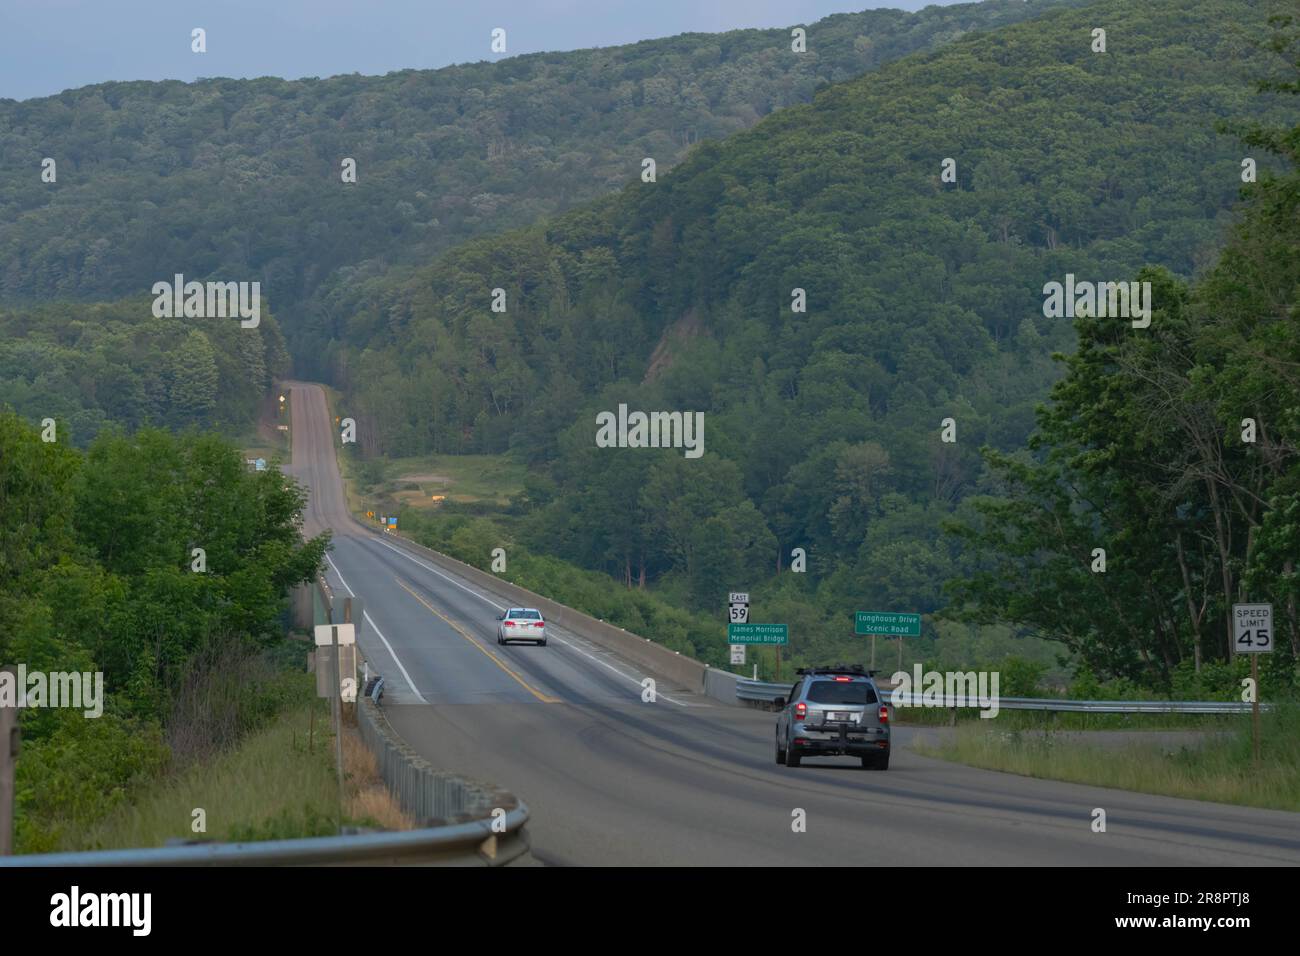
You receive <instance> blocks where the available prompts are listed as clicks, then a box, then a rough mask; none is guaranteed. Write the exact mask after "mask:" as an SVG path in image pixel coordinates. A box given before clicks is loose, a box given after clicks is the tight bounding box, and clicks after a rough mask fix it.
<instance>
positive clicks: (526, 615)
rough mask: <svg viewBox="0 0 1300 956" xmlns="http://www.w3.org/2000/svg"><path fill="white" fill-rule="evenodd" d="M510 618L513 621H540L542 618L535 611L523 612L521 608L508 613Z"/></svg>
mask: <svg viewBox="0 0 1300 956" xmlns="http://www.w3.org/2000/svg"><path fill="white" fill-rule="evenodd" d="M510 618H511V620H515V621H540V620H541V619H542V616H541V615H540V614H538V613H537V612H536V611H525V610H522V609H521V608H515V609H514V610H513V611H511V612H510Z"/></svg>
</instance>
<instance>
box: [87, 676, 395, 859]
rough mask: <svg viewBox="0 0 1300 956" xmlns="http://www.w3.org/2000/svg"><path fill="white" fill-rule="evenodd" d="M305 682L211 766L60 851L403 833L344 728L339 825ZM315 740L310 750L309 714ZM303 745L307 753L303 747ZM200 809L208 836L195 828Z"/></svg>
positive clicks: (370, 763)
mask: <svg viewBox="0 0 1300 956" xmlns="http://www.w3.org/2000/svg"><path fill="white" fill-rule="evenodd" d="M312 694H314V684H312V683H309V682H306V681H305V682H304V687H303V698H304V699H303V700H301V701H299V702H298V703H297V704H296V705H295V706H293V707H291V708H289V709H288V710H286V711H285V712H284V713H282V714H281V715H280V716H279V717H278V718H277V719H276V720H275V721H273V722H272V723H271V724H270V725H268V726H267V727H266V728H264V729H262V730H260V731H258V732H256V733H254V734H251V735H249V737H247V738H246V739H245V740H244V741H242V742H241V743H240V744H239V745H238V746H236V747H234V748H233V749H231V750H229V751H226V752H225V753H222V754H220V755H219V756H217V757H216V758H215V759H213V760H211V761H209V762H206V763H203V764H198V765H195V766H192V767H190V768H188V769H187V770H185V771H183V772H181V773H179V774H177V775H175V776H172V777H169V778H165V779H163V780H161V781H159V782H157V783H156V784H154V785H152V786H150V787H148V788H146V789H143V790H141V792H140V793H139V794H138V795H137V796H135V797H134V799H133V801H132V804H131V805H130V806H124V807H122V808H120V809H119V810H118V811H116V812H115V813H113V814H111V815H110V816H109V817H107V818H105V819H104V820H102V821H100V822H99V823H98V824H96V825H95V826H93V827H90V828H88V829H86V830H84V831H81V832H76V831H70V832H67V833H65V835H64V840H63V843H64V845H63V846H62V847H61V849H63V850H96V849H125V848H131V847H158V846H163V845H164V844H165V843H166V842H167V841H168V840H182V841H188V840H212V841H247V840H278V839H297V838H302V837H311V836H331V835H334V834H336V833H338V827H339V825H340V822H341V823H342V825H344V826H359V827H373V828H380V829H409V828H410V827H411V825H412V824H411V821H410V820H409V819H407V818H406V817H405V816H404V815H403V814H402V813H401V811H400V810H399V809H398V808H397V806H396V804H395V803H394V802H393V800H392V798H391V797H390V796H389V794H388V792H387V790H386V789H385V788H384V786H383V783H382V781H381V780H379V778H378V773H377V768H376V765H375V760H374V757H373V756H372V755H371V754H370V751H369V749H368V748H367V747H366V746H365V744H364V743H363V742H362V741H361V739H360V737H359V736H358V735H357V733H356V731H355V730H353V729H351V728H347V727H345V728H344V739H343V742H344V769H345V774H344V791H345V796H344V807H343V813H342V816H341V821H340V813H339V802H338V781H337V777H336V775H335V772H334V766H333V755H334V738H333V733H332V730H333V728H332V726H331V722H330V716H329V708H328V706H326V705H325V702H323V701H317V700H316V699H315V698H314V696H311V695H312ZM313 708H314V709H315V711H316V713H315V722H314V734H312V735H311V736H312V739H311V740H310V742H309V727H311V725H312V720H311V711H312V709H313ZM309 743H310V749H309ZM200 809H201V810H202V811H204V815H205V818H206V832H200V833H196V832H194V831H193V829H192V826H193V824H194V820H195V811H196V810H200Z"/></svg>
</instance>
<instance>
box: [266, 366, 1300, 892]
mask: <svg viewBox="0 0 1300 956" xmlns="http://www.w3.org/2000/svg"><path fill="white" fill-rule="evenodd" d="M289 387H291V388H292V390H293V396H292V429H293V430H292V433H291V435H292V441H293V465H292V467H291V468H289V469H287V470H288V471H290V472H291V473H292V474H294V475H295V476H297V477H298V478H299V479H300V480H301V481H303V482H304V483H305V484H306V485H308V486H309V488H310V489H311V492H312V496H311V501H310V503H309V506H308V511H307V514H306V516H305V530H306V531H307V532H308V533H309V534H314V533H316V532H317V531H319V530H320V529H322V528H330V529H332V530H333V534H334V546H333V549H332V551H331V552H330V555H329V561H330V564H329V579H330V583H331V585H332V586H333V587H334V589H335V593H336V595H343V596H347V595H355V596H356V597H358V598H360V599H361V601H362V602H363V608H364V615H363V617H362V622H361V627H360V634H359V637H358V640H359V641H360V643H361V645H362V649H363V651H364V652H365V655H366V657H367V659H368V660H369V661H371V662H372V664H373V666H375V667H377V668H378V669H379V671H380V672H381V673H382V674H383V675H384V679H385V692H384V702H385V709H386V711H387V713H388V715H389V719H390V721H391V722H392V724H393V726H394V727H395V728H396V730H397V731H398V732H399V733H400V734H401V735H402V736H403V737H404V738H405V740H406V741H407V743H408V744H410V746H411V747H413V748H414V749H415V750H417V751H418V752H420V753H421V754H422V755H424V756H425V757H426V758H427V759H428V760H430V761H431V762H432V763H433V764H434V765H436V766H440V767H445V768H446V769H448V770H454V771H457V772H460V773H463V774H466V775H468V776H471V777H475V778H477V779H479V780H482V781H485V782H491V783H496V784H500V785H501V786H504V787H505V788H507V789H509V790H510V791H512V792H514V793H515V794H517V795H518V796H519V797H520V798H521V799H522V800H524V802H525V803H527V804H528V807H529V809H530V811H531V821H530V823H529V827H528V828H529V832H530V834H531V837H532V844H533V852H534V856H535V857H536V858H537V859H539V860H541V861H542V862H544V863H547V864H555V865H566V864H613V865H677V864H705V865H727V864H729V865H753V864H759V865H761V864H771V865H863V864H893V865H909V864H926V865H935V864H938V865H948V864H982V865H1018V864H1029V865H1088V864H1106V865H1113V866H1118V865H1123V866H1158V865H1204V866H1209V865H1215V866H1251V865H1279V864H1296V863H1300V814H1293V813H1287V812H1283V811H1271V810H1256V809H1247V808H1242V807H1233V806H1225V805H1222V804H1213V803H1202V802H1197V801H1189V800H1180V799H1176V798H1172V797H1159V796H1150V795H1146V794H1137V793H1128V792H1126V791H1121V790H1110V789H1105V788H1101V787H1090V786H1083V785H1078V784H1070V783H1057V782H1053V781H1044V780H1034V779H1031V778H1026V777H1019V776H1015V775H1012V774H1003V773H997V772H993V771H987V770H978V769H974V768H969V767H963V766H959V765H955V764H949V763H945V762H942V761H938V760H932V759H928V758H925V757H920V756H918V755H916V754H914V753H911V752H909V750H908V748H907V741H908V740H909V739H910V737H911V735H913V734H915V733H924V730H922V729H913V728H906V727H896V728H895V731H894V754H893V758H892V762H891V765H890V769H889V770H888V771H884V772H880V771H870V770H864V769H862V768H861V767H860V766H858V762H857V761H856V760H853V759H849V758H833V759H826V760H816V759H812V760H807V761H805V763H804V765H803V766H802V767H800V768H797V769H792V768H787V767H782V766H778V765H777V764H776V763H775V761H774V754H773V751H774V743H773V724H774V717H773V715H771V714H768V713H763V712H760V711H754V710H749V709H745V708H740V707H733V706H728V705H725V704H722V703H720V702H717V701H713V700H710V699H709V698H706V697H702V696H699V695H695V694H690V693H687V692H685V691H683V690H681V689H680V688H675V687H673V686H671V685H669V684H666V683H664V682H663V681H662V680H660V681H658V687H657V689H658V692H659V693H658V697H657V699H656V700H655V702H653V703H646V702H643V701H642V699H641V695H642V687H641V680H642V679H643V678H644V677H646V676H647V675H646V674H644V673H642V672H640V671H639V670H638V669H637V668H636V667H635V666H634V665H632V664H630V663H628V662H626V661H625V660H622V659H620V658H619V657H617V656H616V655H614V654H612V653H610V652H608V651H605V650H603V649H601V648H599V647H597V646H595V645H593V644H591V643H590V642H587V641H585V640H582V639H581V638H578V637H576V636H574V635H573V634H571V633H568V632H565V631H564V630H561V629H558V628H551V627H548V632H549V644H548V646H546V647H534V646H531V645H511V646H507V647H499V646H498V645H497V644H496V640H495V638H496V619H495V616H496V614H497V613H499V611H500V609H502V607H503V605H502V604H501V603H500V602H499V601H497V600H496V599H494V598H492V597H491V596H489V595H485V594H483V593H481V592H480V591H479V590H478V589H476V588H475V587H473V586H472V585H470V584H469V583H467V582H465V581H463V580H460V579H458V578H456V577H454V576H452V575H449V574H447V573H445V572H443V571H441V570H440V569H436V568H434V567H433V566H432V565H430V564H429V563H428V562H427V561H424V560H422V559H421V558H420V557H419V556H418V555H417V554H413V553H410V552H407V551H405V550H403V549H402V548H401V547H399V546H397V545H395V544H393V542H392V539H391V537H388V536H384V535H381V534H379V533H376V532H372V531H370V530H368V529H367V528H366V527H364V526H363V525H361V524H358V523H357V522H356V521H355V520H354V519H353V518H352V517H351V515H350V514H349V512H348V510H347V507H346V504H345V499H344V492H343V488H342V483H341V481H340V479H339V473H338V467H337V463H336V460H335V457H334V442H333V434H332V430H333V425H332V421H331V419H330V416H329V411H328V409H327V406H326V402H325V396H324V393H323V392H322V391H321V389H320V388H319V387H318V386H315V385H310V384H305V383H291V384H290V386H289ZM1098 807H1100V808H1102V809H1104V810H1105V811H1106V822H1107V826H1106V832H1104V833H1096V832H1093V830H1092V821H1093V811H1094V809H1095V808H1098ZM800 817H802V819H803V821H804V829H803V832H796V828H795V823H796V821H797V819H798V818H800Z"/></svg>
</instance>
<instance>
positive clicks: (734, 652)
mask: <svg viewBox="0 0 1300 956" xmlns="http://www.w3.org/2000/svg"><path fill="white" fill-rule="evenodd" d="M731 663H733V664H743V663H745V645H744V644H732V645H731Z"/></svg>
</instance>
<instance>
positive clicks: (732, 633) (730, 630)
mask: <svg viewBox="0 0 1300 956" xmlns="http://www.w3.org/2000/svg"><path fill="white" fill-rule="evenodd" d="M727 643H729V644H789V643H790V629H789V628H788V627H786V625H784V624H728V625H727Z"/></svg>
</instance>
